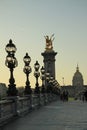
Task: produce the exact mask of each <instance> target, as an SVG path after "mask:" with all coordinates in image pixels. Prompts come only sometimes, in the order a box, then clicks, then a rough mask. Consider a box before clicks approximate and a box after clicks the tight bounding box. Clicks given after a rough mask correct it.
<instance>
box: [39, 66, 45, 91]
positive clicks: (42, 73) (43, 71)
mask: <svg viewBox="0 0 87 130" xmlns="http://www.w3.org/2000/svg"><path fill="white" fill-rule="evenodd" d="M40 71H41V80H42V88H41V93H45V86H44V81H45V69H44V67H43V66H42V68H41V70H40Z"/></svg>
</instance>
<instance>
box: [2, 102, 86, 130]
mask: <svg viewBox="0 0 87 130" xmlns="http://www.w3.org/2000/svg"><path fill="white" fill-rule="evenodd" d="M1 130H87V102H82V101H68V102H62V101H57V102H54V103H51V104H49V105H47V106H44V107H42V108H40V109H38V110H35V111H33V112H31V113H29V114H27V115H25V116H22V117H21V118H18V119H16V120H14V121H12V122H10V123H9V124H7V125H5V126H4V127H3V128H1Z"/></svg>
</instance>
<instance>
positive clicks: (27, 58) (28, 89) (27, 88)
mask: <svg viewBox="0 0 87 130" xmlns="http://www.w3.org/2000/svg"><path fill="white" fill-rule="evenodd" d="M23 61H24V63H25V66H24V69H23V71H24V73H25V74H26V78H27V80H26V86H25V91H24V94H25V95H29V94H31V93H32V90H31V86H30V81H29V74H30V73H31V71H32V70H31V67H30V66H29V65H30V62H31V57H30V56H29V55H28V53H26V55H25V56H24V58H23Z"/></svg>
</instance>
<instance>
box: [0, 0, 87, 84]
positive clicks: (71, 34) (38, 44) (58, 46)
mask: <svg viewBox="0 0 87 130" xmlns="http://www.w3.org/2000/svg"><path fill="white" fill-rule="evenodd" d="M53 33H54V34H55V40H54V41H53V49H54V51H55V52H58V54H57V55H56V57H55V58H56V62H55V67H56V79H57V81H58V82H59V84H60V85H62V84H63V81H62V77H64V83H65V85H72V78H73V75H74V73H75V72H76V66H77V63H78V65H79V71H80V72H81V73H82V75H83V79H84V84H87V60H86V55H87V36H86V34H87V1H86V0H84V1H82V0H73V1H71V0H66V1H65V0H54V1H52V0H44V1H42V0H38V1H37V0H18V1H17V0H15V1H12V0H8V1H5V0H3V1H1V2H0V43H1V44H0V46H1V47H0V53H1V54H0V62H1V64H0V75H1V76H0V82H2V83H6V85H8V84H9V81H8V80H9V77H10V72H9V69H8V68H7V67H6V66H5V59H6V56H7V53H6V52H5V46H6V44H7V43H8V42H9V39H12V41H13V43H14V44H15V45H16V47H17V52H16V54H15V57H16V58H17V60H18V67H17V68H15V69H14V78H15V84H16V86H17V87H19V86H25V82H26V75H25V74H24V72H23V67H24V63H23V57H24V56H25V54H26V52H28V54H29V56H30V57H31V63H30V65H31V67H32V73H31V74H30V76H29V79H30V83H31V86H32V87H34V86H35V77H34V76H33V73H34V67H33V66H34V63H35V62H36V60H38V62H39V63H40V66H41V67H42V65H43V57H42V56H41V53H42V52H44V50H45V39H44V36H45V35H49V36H50V35H51V34H53ZM39 82H40V85H41V80H40V79H39Z"/></svg>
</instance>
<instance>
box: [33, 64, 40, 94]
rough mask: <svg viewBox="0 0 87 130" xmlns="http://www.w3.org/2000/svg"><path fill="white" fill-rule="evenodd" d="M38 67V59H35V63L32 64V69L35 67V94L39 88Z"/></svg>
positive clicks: (38, 91)
mask: <svg viewBox="0 0 87 130" xmlns="http://www.w3.org/2000/svg"><path fill="white" fill-rule="evenodd" d="M39 68H40V64H39V63H38V61H36V63H35V64H34V69H35V71H34V76H35V78H36V87H35V93H37V94H39V93H40V88H39V83H38V78H39V76H40V72H39Z"/></svg>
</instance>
